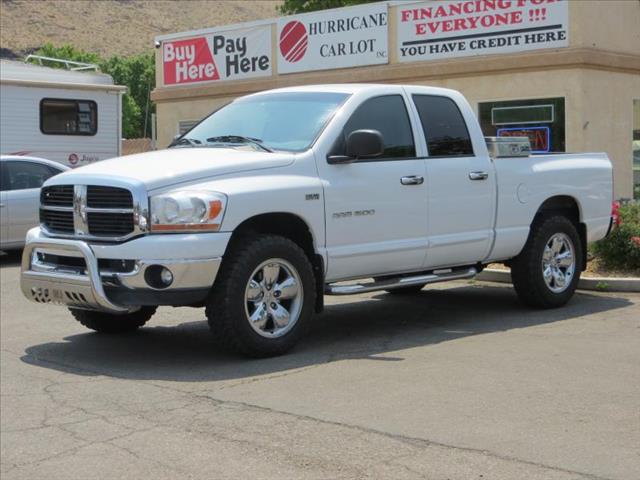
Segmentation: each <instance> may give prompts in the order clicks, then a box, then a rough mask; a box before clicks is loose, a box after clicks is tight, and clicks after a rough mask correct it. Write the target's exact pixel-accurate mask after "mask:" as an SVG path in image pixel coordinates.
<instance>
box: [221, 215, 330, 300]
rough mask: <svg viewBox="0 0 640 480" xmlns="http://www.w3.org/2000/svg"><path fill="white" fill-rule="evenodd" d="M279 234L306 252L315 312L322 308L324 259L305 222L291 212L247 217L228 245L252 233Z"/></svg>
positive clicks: (231, 246)
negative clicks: (313, 285)
mask: <svg viewBox="0 0 640 480" xmlns="http://www.w3.org/2000/svg"><path fill="white" fill-rule="evenodd" d="M261 234H262V235H264V234H271V235H280V236H283V237H286V238H288V239H289V240H291V241H293V242H294V243H296V244H297V245H298V246H299V247H300V248H302V250H304V252H305V253H306V254H307V257H308V258H309V261H310V262H311V265H312V266H313V273H314V276H315V280H316V306H315V310H316V312H321V311H322V309H323V308H324V260H323V258H322V256H321V255H318V254H317V253H316V251H315V248H314V243H313V235H312V234H311V229H310V228H309V226H308V225H307V223H306V222H305V221H304V220H303V219H302V218H300V217H299V216H297V215H294V214H292V213H284V212H283V213H265V214H262V215H256V216H255V217H251V218H248V219H247V220H245V221H244V222H242V223H241V224H240V225H238V227H237V228H236V229H235V230H234V231H233V234H232V235H231V239H230V241H229V247H227V248H233V245H234V244H236V243H237V242H239V241H241V239H242V238H243V237H244V238H246V237H248V236H253V235H261Z"/></svg>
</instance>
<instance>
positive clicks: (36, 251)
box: [20, 228, 230, 313]
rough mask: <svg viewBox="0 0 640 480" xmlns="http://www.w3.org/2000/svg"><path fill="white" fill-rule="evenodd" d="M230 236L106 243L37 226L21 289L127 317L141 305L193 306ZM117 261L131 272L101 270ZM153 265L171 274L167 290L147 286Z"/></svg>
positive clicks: (32, 296) (30, 295)
mask: <svg viewBox="0 0 640 480" xmlns="http://www.w3.org/2000/svg"><path fill="white" fill-rule="evenodd" d="M212 235H216V236H215V237H212ZM204 236H206V237H210V238H209V239H208V240H211V241H208V242H207V241H206V240H207V239H205V238H203V237H204ZM229 237H230V235H226V234H206V235H205V234H196V235H193V234H190V235H158V236H146V237H140V238H139V239H133V240H131V241H129V242H127V243H126V244H117V245H107V244H90V243H88V242H85V241H82V240H66V239H58V238H50V237H46V236H45V235H43V233H42V232H41V231H40V229H39V228H36V229H33V230H31V231H30V232H29V234H28V235H27V240H26V244H25V248H24V252H23V254H22V273H21V276H20V286H21V289H22V293H23V294H24V295H25V297H26V298H27V299H29V300H31V301H33V302H37V303H54V304H61V305H67V306H69V307H74V308H82V309H88V310H100V311H104V312H109V313H127V312H131V311H134V310H136V309H137V308H138V307H140V306H142V305H174V306H180V305H192V304H194V303H197V302H199V301H202V300H203V299H204V298H205V297H206V295H207V293H208V291H209V290H210V289H211V286H212V285H213V283H214V281H215V278H216V275H217V273H218V269H219V267H220V263H221V261H222V253H223V252H224V248H226V243H227V241H228V238H229ZM203 240H204V241H203ZM158 244H160V245H158ZM199 246H200V247H201V248H199ZM215 252H219V254H216V253H215ZM48 258H65V259H73V260H75V261H74V262H73V266H69V265H68V264H56V263H51V262H48V261H46V259H48ZM43 259H45V260H43ZM116 259H117V260H122V261H123V264H124V263H125V261H126V262H129V263H128V264H130V265H132V268H131V269H129V270H127V271H114V270H111V269H109V268H105V267H104V266H102V267H101V266H100V263H101V261H102V260H116ZM152 265H161V266H163V267H166V268H168V269H169V270H170V271H171V273H172V274H173V282H172V283H171V285H170V286H168V287H166V288H161V289H159V288H153V287H151V286H150V285H149V283H148V282H147V276H146V275H145V274H146V271H147V269H148V268H149V267H150V266H152Z"/></svg>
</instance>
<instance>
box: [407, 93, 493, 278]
mask: <svg viewBox="0 0 640 480" xmlns="http://www.w3.org/2000/svg"><path fill="white" fill-rule="evenodd" d="M407 91H408V93H409V94H410V95H411V98H412V101H413V107H414V108H415V110H414V114H415V115H417V117H418V118H419V120H420V124H421V125H422V129H423V132H424V139H425V142H426V151H427V156H426V159H425V163H426V171H427V177H426V182H425V184H426V188H427V194H428V215H427V236H428V250H427V256H426V261H425V264H424V267H425V268H437V267H445V266H454V265H468V264H472V263H476V262H479V261H481V260H482V259H484V258H485V257H486V255H488V253H489V250H490V248H491V242H492V240H493V221H494V216H495V195H496V192H495V188H496V178H495V174H494V169H493V165H492V163H491V160H490V158H489V156H488V155H487V153H486V148H481V146H480V145H478V144H477V143H476V145H475V147H474V144H473V141H472V140H473V139H474V137H473V136H472V134H473V135H476V136H477V138H476V142H477V141H479V140H482V141H484V139H483V137H482V133H481V132H480V128H479V127H478V126H477V125H473V126H468V125H467V122H465V117H464V116H463V114H462V112H461V108H463V109H465V110H467V111H466V112H465V113H466V116H467V118H472V117H473V112H472V111H471V109H470V107H469V105H468V104H467V103H466V101H464V102H456V101H454V99H453V98H450V97H448V96H442V95H426V94H422V93H419V91H420V90H419V89H417V88H416V89H414V90H413V91H412V89H411V88H407ZM471 127H474V128H471Z"/></svg>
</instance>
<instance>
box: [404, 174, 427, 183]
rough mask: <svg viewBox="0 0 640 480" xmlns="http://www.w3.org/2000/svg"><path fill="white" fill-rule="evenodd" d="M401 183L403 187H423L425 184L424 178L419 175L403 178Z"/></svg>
mask: <svg viewBox="0 0 640 480" xmlns="http://www.w3.org/2000/svg"><path fill="white" fill-rule="evenodd" d="M400 183H401V184H402V185H422V184H423V183H424V177H421V176H419V175H409V176H407V177H401V178H400Z"/></svg>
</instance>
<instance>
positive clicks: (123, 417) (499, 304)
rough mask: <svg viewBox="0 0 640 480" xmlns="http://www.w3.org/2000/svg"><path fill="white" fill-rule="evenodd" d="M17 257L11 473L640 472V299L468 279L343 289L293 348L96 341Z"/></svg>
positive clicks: (8, 376)
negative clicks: (533, 300) (39, 295)
mask: <svg viewBox="0 0 640 480" xmlns="http://www.w3.org/2000/svg"><path fill="white" fill-rule="evenodd" d="M16 258H17V257H16V256H15V255H14V256H13V257H4V258H3V259H0V262H1V263H2V265H1V269H0V276H1V302H2V307H1V308H2V310H1V319H0V325H1V344H2V346H1V348H2V355H1V394H2V401H1V417H2V418H1V420H2V423H1V456H2V461H1V463H2V466H1V471H0V472H1V475H2V478H3V479H4V480H9V479H45V478H46V479H51V480H53V479H65V480H68V479H89V478H91V479H118V478H123V479H125V478H127V479H129V478H136V479H142V478H153V479H176V478H181V479H183V478H207V479H214V478H220V479H236V478H238V479H244V478H247V479H248V478H258V479H272V478H273V479H276V478H277V479H306V478H314V479H316V478H317V479H342V478H345V479H347V478H348V479H352V478H353V479H360V478H389V479H394V480H396V479H405V478H406V479H414V478H416V479H417V478H426V479H434V480H435V479H437V480H441V479H442V480H444V479H451V480H453V479H483V480H487V479H527V480H533V479H545V480H546V479H604V478H607V479H629V480H637V479H638V478H639V472H640V295H637V294H600V293H580V294H578V295H577V296H576V297H575V298H574V300H573V301H572V302H571V303H570V304H569V305H568V306H567V307H565V308H563V309H560V310H554V311H544V312H541V311H533V310H527V309H525V308H523V307H522V306H520V304H519V303H518V302H517V300H516V297H515V294H514V293H513V291H512V289H511V288H508V287H506V286H501V285H497V284H488V283H475V282H459V283H453V284H448V285H444V284H443V285H439V286H438V287H437V288H433V289H431V290H424V291H423V292H422V293H421V294H419V295H417V296H414V297H404V298H402V297H395V296H390V295H387V294H380V293H376V294H366V295H360V296H357V297H342V298H328V299H327V303H328V306H327V309H326V311H325V313H323V314H322V315H320V316H318V317H316V322H315V325H314V328H313V330H312V332H311V334H310V335H309V336H308V337H307V338H306V339H305V341H304V342H303V343H302V344H301V345H300V346H299V347H298V348H297V349H296V350H295V351H294V352H292V353H291V354H289V355H287V356H284V357H280V358H273V359H267V360H246V359H243V358H239V357H236V356H233V355H230V354H228V353H224V352H221V351H218V350H217V349H216V347H215V346H214V344H213V343H212V341H211V337H210V334H209V331H208V328H207V326H206V323H205V322H203V321H202V320H203V319H204V313H203V311H201V310H195V309H171V308H163V309H160V310H159V312H158V314H156V316H155V317H154V318H153V319H152V321H151V322H150V323H149V324H148V326H147V327H146V328H143V329H142V330H140V331H139V332H136V333H134V334H130V335H124V336H119V337H109V336H102V335H98V334H94V333H90V332H89V331H88V330H85V329H84V328H83V327H82V326H81V325H79V324H77V323H76V322H75V321H73V320H72V318H71V317H70V316H69V315H68V313H67V312H66V310H64V309H62V308H60V307H44V306H41V305H36V304H32V303H29V302H27V301H26V300H25V299H24V298H23V297H22V295H21V294H20V292H19V288H18V274H19V268H18V266H17V262H16Z"/></svg>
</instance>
